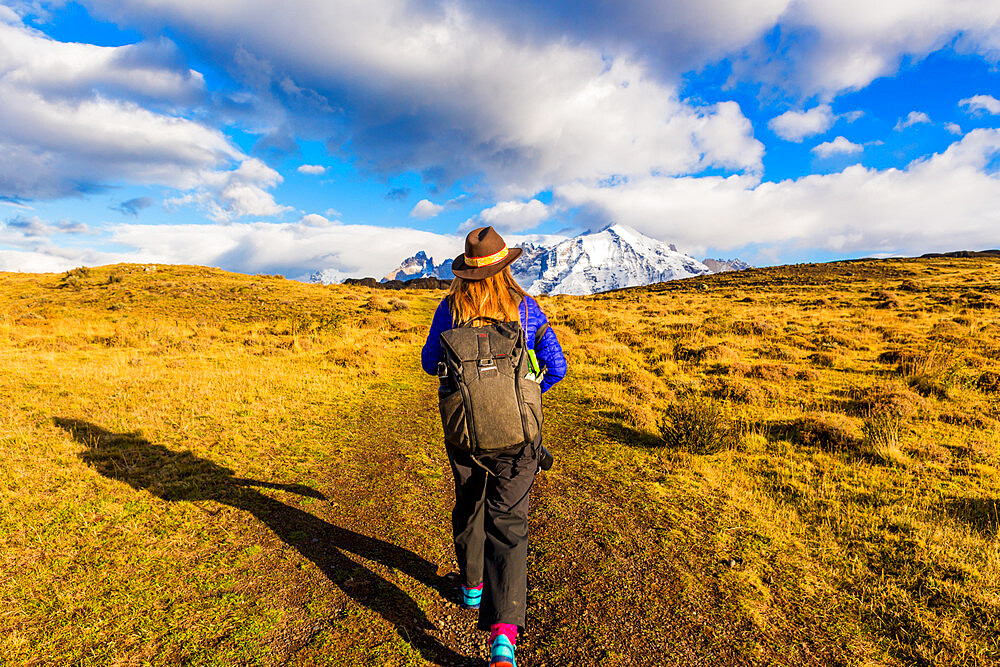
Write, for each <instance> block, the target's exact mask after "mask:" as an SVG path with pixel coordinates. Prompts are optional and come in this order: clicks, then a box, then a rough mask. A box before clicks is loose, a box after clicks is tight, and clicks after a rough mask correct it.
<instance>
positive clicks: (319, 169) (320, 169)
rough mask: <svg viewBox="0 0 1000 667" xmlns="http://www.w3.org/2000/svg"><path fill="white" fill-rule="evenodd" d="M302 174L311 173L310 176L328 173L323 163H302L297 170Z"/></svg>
mask: <svg viewBox="0 0 1000 667" xmlns="http://www.w3.org/2000/svg"><path fill="white" fill-rule="evenodd" d="M296 171H298V172H299V173H300V174H309V175H310V176H319V175H320V174H325V173H326V167H324V166H323V165H321V164H301V165H299V168H298V169H297V170H296Z"/></svg>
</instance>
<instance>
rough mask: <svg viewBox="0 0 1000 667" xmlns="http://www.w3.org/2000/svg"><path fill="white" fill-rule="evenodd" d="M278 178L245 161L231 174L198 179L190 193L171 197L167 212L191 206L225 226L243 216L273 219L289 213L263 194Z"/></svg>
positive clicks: (264, 167) (254, 160) (258, 163)
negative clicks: (171, 209)
mask: <svg viewBox="0 0 1000 667" xmlns="http://www.w3.org/2000/svg"><path fill="white" fill-rule="evenodd" d="M282 180H283V179H282V177H281V174H279V173H278V172H276V171H275V170H274V169H271V168H270V167H268V166H267V165H266V164H264V163H263V162H261V161H260V160H258V159H257V158H249V159H246V160H244V161H243V162H242V163H240V166H239V167H238V168H237V169H235V170H233V171H218V172H212V173H207V174H203V175H202V184H201V185H200V186H199V187H198V188H196V189H195V191H194V192H191V193H188V194H185V195H181V196H179V197H171V198H170V199H168V200H167V201H166V202H164V204H165V205H166V206H167V207H168V208H177V207H180V206H186V205H192V204H193V205H195V206H197V207H199V208H200V209H201V210H203V211H204V212H205V215H207V216H208V217H209V218H211V219H212V220H215V221H216V222H229V221H231V220H235V219H237V218H242V217H245V216H264V217H268V216H273V215H280V214H282V213H284V212H286V211H291V210H293V209H292V207H290V206H282V205H279V204H278V203H277V202H275V200H274V196H273V195H271V193H270V192H268V191H267V189H269V188H273V187H274V186H276V185H277V184H278V183H281V182H282Z"/></svg>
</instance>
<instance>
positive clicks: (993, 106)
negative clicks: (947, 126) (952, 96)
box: [958, 95, 1000, 116]
mask: <svg viewBox="0 0 1000 667" xmlns="http://www.w3.org/2000/svg"><path fill="white" fill-rule="evenodd" d="M958 104H959V106H963V107H965V108H966V110H967V111H968V112H969V113H970V114H972V115H974V116H975V115H983V114H990V115H994V116H995V115H997V114H1000V100H998V99H997V98H995V97H993V96H992V95H973V96H972V97H967V98H965V99H964V100H959V102H958Z"/></svg>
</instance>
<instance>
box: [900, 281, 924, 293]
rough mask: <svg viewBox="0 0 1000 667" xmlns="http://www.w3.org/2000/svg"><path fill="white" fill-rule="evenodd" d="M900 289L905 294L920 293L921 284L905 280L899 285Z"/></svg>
mask: <svg viewBox="0 0 1000 667" xmlns="http://www.w3.org/2000/svg"><path fill="white" fill-rule="evenodd" d="M899 289H900V290H902V291H903V292H919V291H920V284H919V283H917V281H916V280H904V281H903V282H901V283H900V284H899Z"/></svg>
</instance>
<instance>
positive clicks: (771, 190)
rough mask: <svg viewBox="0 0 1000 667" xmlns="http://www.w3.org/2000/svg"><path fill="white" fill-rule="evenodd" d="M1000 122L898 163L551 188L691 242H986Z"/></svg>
mask: <svg viewBox="0 0 1000 667" xmlns="http://www.w3.org/2000/svg"><path fill="white" fill-rule="evenodd" d="M998 157H1000V130H993V129H989V130H985V129H978V130H973V131H971V132H969V133H968V134H966V135H965V136H964V137H963V138H962V139H961V140H960V141H957V142H956V143H954V144H952V145H951V146H950V147H949V148H948V149H947V150H945V151H944V152H942V153H939V154H935V155H933V156H932V157H930V158H927V159H923V160H918V161H915V162H913V163H911V164H910V165H908V166H907V167H906V168H905V169H895V168H893V169H885V170H881V171H879V170H876V169H869V168H865V167H863V166H861V165H854V166H851V167H848V168H846V169H844V170H843V171H841V172H839V173H835V174H827V175H810V176H804V177H801V178H798V179H795V180H786V181H781V182H777V183H775V182H765V183H758V182H756V181H755V180H754V179H752V178H750V177H747V176H744V175H734V176H730V177H728V178H726V177H703V178H690V177H686V178H656V177H649V178H646V179H642V180H635V181H632V182H629V183H627V184H624V185H620V186H618V187H610V186H601V185H599V184H596V183H595V184H589V185H587V184H582V183H580V184H573V185H569V186H565V187H562V188H559V189H557V190H556V192H555V196H556V198H557V199H558V201H559V202H560V204H561V205H563V206H578V207H581V209H582V210H583V211H584V212H586V213H587V214H589V215H590V216H592V217H594V218H598V219H604V220H609V221H610V220H614V221H617V222H621V223H624V224H627V225H631V226H633V227H635V228H636V229H639V230H640V231H643V232H645V233H647V234H650V235H651V236H654V237H656V238H660V239H662V240H664V241H669V242H674V243H677V244H678V245H681V246H682V247H686V248H688V249H689V251H692V252H695V251H699V250H701V249H704V248H706V247H709V246H711V247H714V248H719V249H723V250H727V249H738V248H741V247H744V246H746V245H748V244H757V245H759V246H768V245H771V246H781V247H784V248H788V247H805V248H825V249H829V250H831V251H836V252H839V253H873V252H893V253H910V254H912V253H921V252H927V251H932V250H951V249H956V248H983V247H994V246H995V245H996V242H997V236H996V230H997V229H998V228H1000V174H998V172H996V170H995V169H994V170H992V171H991V170H990V169H989V165H990V164H992V163H994V162H995V161H996V160H997V159H998Z"/></svg>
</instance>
